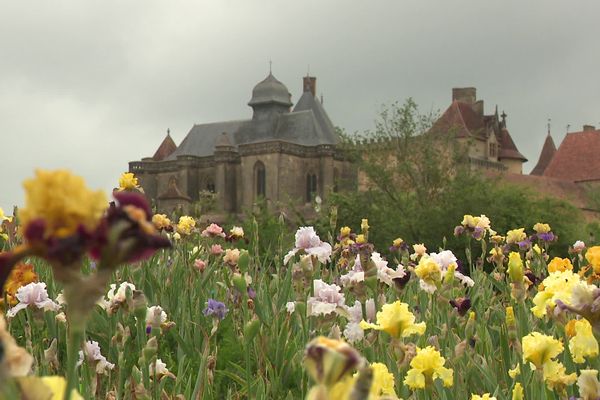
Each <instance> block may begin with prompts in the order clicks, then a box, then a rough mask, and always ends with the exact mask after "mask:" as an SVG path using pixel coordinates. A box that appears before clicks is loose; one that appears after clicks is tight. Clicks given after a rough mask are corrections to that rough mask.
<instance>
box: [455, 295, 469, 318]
mask: <svg viewBox="0 0 600 400" xmlns="http://www.w3.org/2000/svg"><path fill="white" fill-rule="evenodd" d="M450 305H451V306H452V307H454V308H455V309H456V311H457V312H458V314H459V315H461V316H464V315H465V314H466V313H467V311H469V309H470V308H471V299H469V298H468V297H459V298H457V299H452V300H450Z"/></svg>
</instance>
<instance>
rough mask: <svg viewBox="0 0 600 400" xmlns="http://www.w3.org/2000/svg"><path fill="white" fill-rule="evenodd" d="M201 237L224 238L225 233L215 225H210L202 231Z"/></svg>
mask: <svg viewBox="0 0 600 400" xmlns="http://www.w3.org/2000/svg"><path fill="white" fill-rule="evenodd" d="M202 237H222V238H224V237H225V232H223V228H221V227H220V226H219V225H217V224H210V225H209V226H207V227H206V228H205V229H204V230H203V231H202Z"/></svg>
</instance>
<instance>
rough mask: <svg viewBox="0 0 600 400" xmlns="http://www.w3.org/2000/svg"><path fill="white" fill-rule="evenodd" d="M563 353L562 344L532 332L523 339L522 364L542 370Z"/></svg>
mask: <svg viewBox="0 0 600 400" xmlns="http://www.w3.org/2000/svg"><path fill="white" fill-rule="evenodd" d="M562 351H563V344H562V343H561V342H560V341H559V340H557V339H555V338H553V337H552V336H548V335H544V334H542V333H539V332H532V333H530V334H529V335H527V336H525V337H523V362H530V363H532V364H533V365H534V366H535V367H536V368H542V367H543V366H544V365H545V364H546V363H549V362H550V361H551V360H552V359H553V358H554V357H556V356H558V355H559V354H560V353H562Z"/></svg>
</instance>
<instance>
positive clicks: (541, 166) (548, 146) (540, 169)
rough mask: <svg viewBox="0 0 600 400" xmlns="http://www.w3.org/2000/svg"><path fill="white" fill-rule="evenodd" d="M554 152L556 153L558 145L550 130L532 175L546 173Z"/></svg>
mask: <svg viewBox="0 0 600 400" xmlns="http://www.w3.org/2000/svg"><path fill="white" fill-rule="evenodd" d="M554 153H556V145H555V144H554V140H553V139H552V136H551V135H550V132H548V135H547V136H546V140H544V146H542V152H541V153H540V158H539V159H538V162H537V164H536V165H535V167H534V168H533V169H532V170H531V172H530V175H538V176H541V175H544V171H545V170H546V168H547V167H548V164H550V161H552V158H553V157H554Z"/></svg>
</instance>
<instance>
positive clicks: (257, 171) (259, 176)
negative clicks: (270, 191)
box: [254, 161, 267, 198]
mask: <svg viewBox="0 0 600 400" xmlns="http://www.w3.org/2000/svg"><path fill="white" fill-rule="evenodd" d="M266 178H267V176H266V173H265V164H263V163H262V162H260V161H257V162H256V164H254V182H255V183H256V197H257V198H258V197H266V193H267V184H266Z"/></svg>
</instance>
